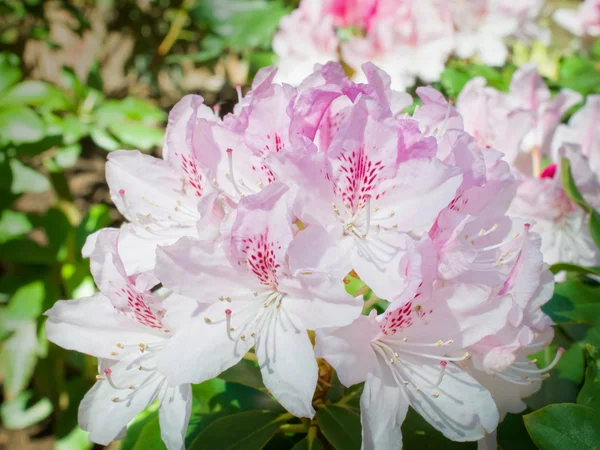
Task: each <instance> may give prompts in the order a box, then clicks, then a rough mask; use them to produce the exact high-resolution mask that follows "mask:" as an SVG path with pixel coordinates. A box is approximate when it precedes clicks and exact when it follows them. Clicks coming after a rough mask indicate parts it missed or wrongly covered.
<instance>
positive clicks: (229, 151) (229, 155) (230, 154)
mask: <svg viewBox="0 0 600 450" xmlns="http://www.w3.org/2000/svg"><path fill="white" fill-rule="evenodd" d="M227 161H228V163H229V174H230V175H231V184H232V185H233V189H235V192H237V194H238V195H239V196H240V197H244V194H242V191H240V188H239V187H238V185H237V182H236V181H235V175H234V173H233V149H231V148H228V149H227Z"/></svg>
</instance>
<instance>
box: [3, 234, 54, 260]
mask: <svg viewBox="0 0 600 450" xmlns="http://www.w3.org/2000/svg"><path fill="white" fill-rule="evenodd" d="M0 255H2V259H3V261H5V262H7V263H17V264H46V265H53V264H54V263H55V261H56V259H55V254H54V253H53V252H52V251H51V250H50V249H49V248H47V247H42V246H41V245H40V244H38V243H37V242H35V241H32V240H30V239H26V238H18V239H12V240H10V241H8V242H5V243H3V244H0Z"/></svg>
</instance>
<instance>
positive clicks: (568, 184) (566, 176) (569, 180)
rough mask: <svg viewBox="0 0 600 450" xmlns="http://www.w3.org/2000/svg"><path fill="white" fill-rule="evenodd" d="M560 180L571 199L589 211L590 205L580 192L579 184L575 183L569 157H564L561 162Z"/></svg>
mask: <svg viewBox="0 0 600 450" xmlns="http://www.w3.org/2000/svg"><path fill="white" fill-rule="evenodd" d="M560 181H561V184H562V186H563V189H564V190H565V193H566V194H567V197H569V198H570V199H571V200H573V201H574V202H575V203H577V204H578V205H579V206H581V207H582V208H583V209H584V210H585V211H588V210H589V208H590V206H589V205H588V203H587V202H586V201H585V199H584V198H583V195H581V192H579V189H578V188H577V185H576V184H575V180H574V179H573V174H572V173H571V162H570V161H569V160H568V159H567V158H564V157H563V158H562V160H561V162H560Z"/></svg>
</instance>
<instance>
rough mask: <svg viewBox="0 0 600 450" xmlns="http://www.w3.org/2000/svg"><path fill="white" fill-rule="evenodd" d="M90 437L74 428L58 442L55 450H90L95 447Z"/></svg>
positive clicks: (85, 432) (79, 429)
mask: <svg viewBox="0 0 600 450" xmlns="http://www.w3.org/2000/svg"><path fill="white" fill-rule="evenodd" d="M89 435H90V433H88V432H87V431H83V430H82V429H81V428H79V427H78V426H76V427H73V429H72V430H71V432H70V433H69V434H67V435H66V436H64V437H61V438H60V439H57V440H56V443H55V444H54V450H89V449H91V448H92V447H93V446H94V443H93V442H91V441H90V439H89Z"/></svg>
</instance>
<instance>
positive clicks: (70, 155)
mask: <svg viewBox="0 0 600 450" xmlns="http://www.w3.org/2000/svg"><path fill="white" fill-rule="evenodd" d="M79 155H81V145H79V144H73V145H67V146H65V147H59V148H58V150H57V151H56V155H55V156H54V161H56V164H57V165H58V167H60V168H61V169H69V168H71V167H73V166H74V165H75V163H76V162H77V160H78V159H79Z"/></svg>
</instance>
